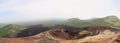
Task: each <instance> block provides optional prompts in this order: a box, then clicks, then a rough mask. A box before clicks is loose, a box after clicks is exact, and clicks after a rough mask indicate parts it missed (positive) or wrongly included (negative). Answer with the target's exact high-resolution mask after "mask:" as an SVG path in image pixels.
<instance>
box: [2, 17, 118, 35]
mask: <svg viewBox="0 0 120 43" xmlns="http://www.w3.org/2000/svg"><path fill="white" fill-rule="evenodd" d="M39 24H41V25H43V26H47V27H51V26H54V25H68V26H74V27H80V28H84V27H89V26H104V27H111V28H115V29H120V19H119V18H118V17H116V16H107V17H104V18H94V19H89V20H80V19H78V18H70V19H67V20H46V21H33V22H24V23H14V24H8V25H2V24H1V25H0V27H1V28H0V37H4V36H8V35H9V34H10V36H12V35H13V36H14V35H15V36H16V33H19V32H20V31H22V30H24V29H26V28H27V27H29V26H30V25H39ZM11 34H12V35H11Z"/></svg>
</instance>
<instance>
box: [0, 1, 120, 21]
mask: <svg viewBox="0 0 120 43" xmlns="http://www.w3.org/2000/svg"><path fill="white" fill-rule="evenodd" d="M109 15H115V16H117V17H119V18H120V0H0V23H11V22H23V21H34V20H48V19H68V18H80V19H90V18H100V17H105V16H109Z"/></svg>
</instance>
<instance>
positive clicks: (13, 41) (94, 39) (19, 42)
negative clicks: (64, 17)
mask: <svg viewBox="0 0 120 43" xmlns="http://www.w3.org/2000/svg"><path fill="white" fill-rule="evenodd" d="M73 29H74V28H73ZM0 43H120V30H117V29H112V28H109V27H101V26H92V27H86V28H84V29H82V30H79V31H78V30H77V31H72V30H67V29H66V28H52V29H50V30H48V31H45V32H42V33H39V34H37V35H34V36H29V37H21V38H2V39H0Z"/></svg>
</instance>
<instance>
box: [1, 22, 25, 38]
mask: <svg viewBox="0 0 120 43" xmlns="http://www.w3.org/2000/svg"><path fill="white" fill-rule="evenodd" d="M23 29H25V27H24V26H20V25H13V24H9V25H6V26H4V27H2V28H1V29H0V37H7V35H13V37H15V36H16V33H18V32H20V31H21V30H23Z"/></svg>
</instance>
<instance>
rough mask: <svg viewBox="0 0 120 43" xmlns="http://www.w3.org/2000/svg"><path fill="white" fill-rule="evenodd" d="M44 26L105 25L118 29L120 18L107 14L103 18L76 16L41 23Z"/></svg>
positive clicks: (119, 27)
mask: <svg viewBox="0 0 120 43" xmlns="http://www.w3.org/2000/svg"><path fill="white" fill-rule="evenodd" d="M41 24H43V25H45V26H54V25H69V26H75V27H81V28H82V27H88V26H105V27H112V28H116V29H120V20H119V19H118V18H117V17H116V16H108V17H104V18H94V19H89V20H80V19H78V18H71V19H68V20H65V21H61V22H55V21H54V22H45V23H41Z"/></svg>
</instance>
